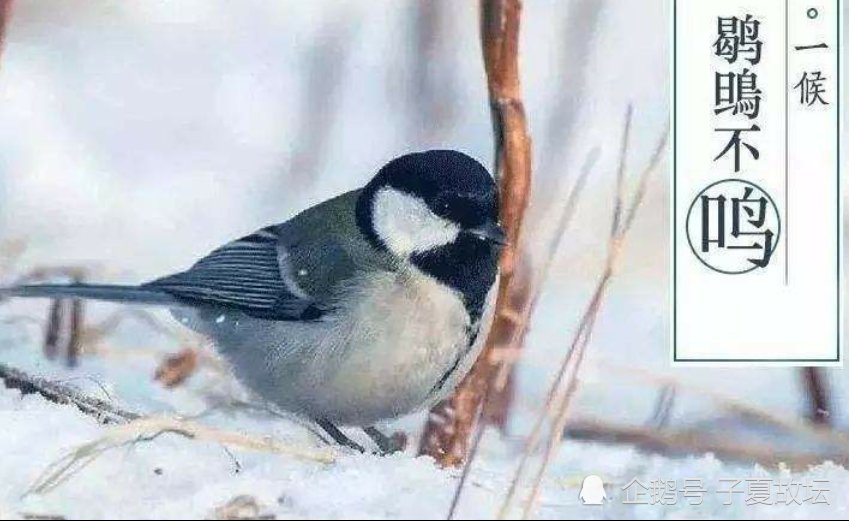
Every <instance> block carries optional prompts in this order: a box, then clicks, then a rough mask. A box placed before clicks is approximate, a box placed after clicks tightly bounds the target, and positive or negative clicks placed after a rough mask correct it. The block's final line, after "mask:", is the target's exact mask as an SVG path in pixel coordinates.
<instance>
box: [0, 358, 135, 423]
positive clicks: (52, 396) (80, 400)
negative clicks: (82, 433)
mask: <svg viewBox="0 0 849 521" xmlns="http://www.w3.org/2000/svg"><path fill="white" fill-rule="evenodd" d="M0 382H2V383H3V384H4V385H5V386H6V387H7V388H9V389H18V390H19V391H21V393H23V394H38V395H41V396H43V397H44V398H45V399H47V400H48V401H51V402H53V403H57V404H60V405H73V406H75V407H76V408H77V409H79V410H80V412H82V413H83V414H86V415H88V416H91V417H93V418H95V419H96V420H97V421H98V422H100V423H104V424H108V423H111V424H117V423H125V422H128V421H131V420H135V419H137V418H139V417H140V415H139V414H137V413H134V412H130V411H126V410H123V409H121V408H119V407H117V406H115V405H114V404H112V403H109V402H107V401H104V400H98V399H97V398H92V397H89V396H85V395H83V394H80V393H79V392H78V391H76V390H74V389H72V388H70V387H67V386H65V385H62V384H58V383H55V382H51V381H49V380H47V379H44V378H39V377H36V376H31V375H29V374H27V373H25V372H23V371H20V370H18V369H15V368H13V367H9V366H7V365H5V364H0Z"/></svg>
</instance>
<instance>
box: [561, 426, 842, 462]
mask: <svg viewBox="0 0 849 521" xmlns="http://www.w3.org/2000/svg"><path fill="white" fill-rule="evenodd" d="M563 436H564V437H568V438H570V439H573V440H582V441H594V442H600V443H607V444H627V445H633V446H636V447H637V448H639V449H641V450H644V451H646V452H654V453H658V454H663V455H665V456H668V457H683V456H692V455H694V454H700V455H705V454H713V455H714V456H716V457H717V458H719V459H722V460H732V461H740V462H746V463H750V462H755V463H757V464H759V465H763V466H764V467H768V468H773V469H778V468H782V467H787V468H790V469H792V470H797V471H798V470H805V469H807V468H808V467H810V466H811V465H816V464H818V463H822V462H823V461H832V462H834V463H836V464H838V465H847V464H849V454H847V453H845V452H836V453H824V454H819V453H810V452H796V451H778V450H775V449H774V448H771V447H764V446H763V445H762V444H743V443H736V442H734V441H733V440H729V439H727V438H723V439H716V438H715V437H711V436H705V435H703V434H699V433H694V432H689V431H683V432H681V431H679V432H669V431H657V430H653V429H647V428H645V427H638V426H628V425H618V424H611V423H606V422H602V421H599V420H580V421H574V422H569V423H568V424H567V426H566V429H565V431H564V432H563Z"/></svg>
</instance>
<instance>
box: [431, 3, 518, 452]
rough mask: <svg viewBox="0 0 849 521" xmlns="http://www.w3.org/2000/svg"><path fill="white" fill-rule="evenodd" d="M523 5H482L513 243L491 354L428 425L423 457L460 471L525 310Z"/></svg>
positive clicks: (500, 174)
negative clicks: (518, 284)
mask: <svg viewBox="0 0 849 521" xmlns="http://www.w3.org/2000/svg"><path fill="white" fill-rule="evenodd" d="M521 10H522V3H521V1H520V0H484V1H483V2H481V8H480V13H481V18H480V31H481V44H482V48H483V59H484V67H485V69H486V76H487V83H488V87H489V104H490V109H491V111H492V125H493V132H494V140H495V177H496V180H497V182H498V184H499V190H500V193H501V224H502V226H503V227H504V230H505V232H506V233H507V237H508V239H509V242H510V245H509V246H507V247H506V248H505V249H504V251H503V253H502V256H501V278H500V281H499V287H498V295H497V298H496V307H495V316H494V319H493V325H492V328H491V330H490V333H489V336H488V337H487V340H486V345H485V347H484V351H483V353H482V355H481V356H480V358H478V360H477V362H476V363H475V365H474V367H473V368H472V370H471V372H470V373H469V375H468V376H467V377H466V378H465V379H464V380H463V382H462V383H461V384H460V386H459V387H458V388H457V390H456V391H455V393H454V395H453V396H451V397H449V398H448V399H446V400H445V401H443V402H441V403H439V404H437V405H436V406H435V407H434V409H432V410H431V414H430V418H429V419H428V422H427V425H426V426H425V433H424V435H423V437H422V444H421V446H420V448H419V451H420V453H421V454H426V455H429V456H432V457H433V458H434V459H436V461H437V462H438V463H439V464H440V465H443V466H457V465H459V464H461V463H462V462H463V461H464V459H465V458H466V455H467V452H468V447H469V440H470V438H471V434H472V431H473V428H474V425H475V418H476V416H477V412H478V410H479V409H480V407H481V404H482V402H483V398H484V396H485V395H486V392H487V389H488V388H489V384H490V381H491V380H492V378H493V377H494V376H495V375H496V373H497V371H496V369H497V367H498V365H499V362H498V360H499V353H498V351H499V350H500V349H502V348H504V346H503V345H502V344H500V343H498V339H505V338H510V337H511V336H512V335H510V334H509V333H510V331H512V328H513V327H514V326H513V322H514V317H517V316H520V314H521V310H520V309H513V308H512V306H511V304H510V298H509V295H510V288H511V281H512V280H513V273H514V270H515V266H516V258H517V246H518V244H519V242H520V237H519V231H520V230H521V226H522V217H523V216H524V213H525V208H526V207H527V204H528V197H529V193H530V182H531V139H530V136H529V134H528V128H527V121H526V118H525V109H524V105H523V104H522V98H521V83H520V81H519V25H520V21H521Z"/></svg>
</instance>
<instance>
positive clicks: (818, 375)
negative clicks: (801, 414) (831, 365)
mask: <svg viewBox="0 0 849 521" xmlns="http://www.w3.org/2000/svg"><path fill="white" fill-rule="evenodd" d="M802 379H803V381H804V384H805V391H806V392H807V397H808V406H809V410H808V420H809V421H810V422H811V423H815V424H817V425H830V424H831V415H830V411H831V400H830V399H829V396H828V388H827V387H826V383H825V381H824V380H825V375H824V374H823V371H822V369H820V368H818V367H803V368H802Z"/></svg>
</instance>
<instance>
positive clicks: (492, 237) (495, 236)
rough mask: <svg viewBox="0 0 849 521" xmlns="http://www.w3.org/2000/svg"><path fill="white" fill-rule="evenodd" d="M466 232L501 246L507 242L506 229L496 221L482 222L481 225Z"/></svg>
mask: <svg viewBox="0 0 849 521" xmlns="http://www.w3.org/2000/svg"><path fill="white" fill-rule="evenodd" d="M466 233H468V234H470V235H472V236H474V237H477V238H478V239H480V240H482V241H488V242H491V243H494V244H497V245H499V246H505V245H506V244H507V235H506V234H505V233H504V230H502V229H501V226H499V225H498V223H496V222H494V221H489V222H486V223H484V224H481V225H480V226H475V227H474V228H469V229H467V230H466Z"/></svg>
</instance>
